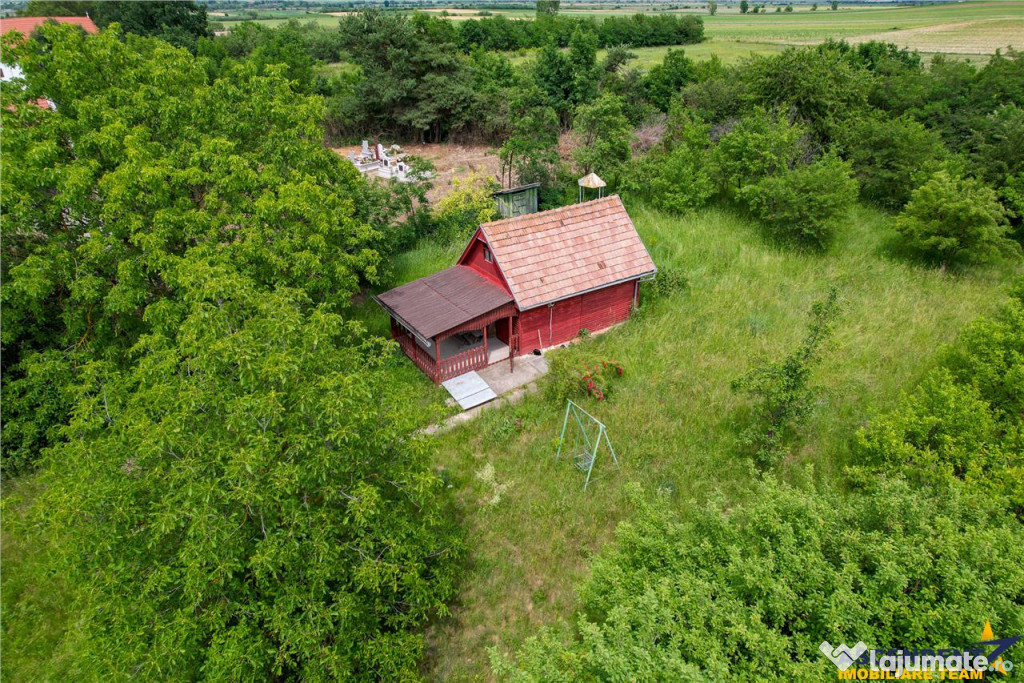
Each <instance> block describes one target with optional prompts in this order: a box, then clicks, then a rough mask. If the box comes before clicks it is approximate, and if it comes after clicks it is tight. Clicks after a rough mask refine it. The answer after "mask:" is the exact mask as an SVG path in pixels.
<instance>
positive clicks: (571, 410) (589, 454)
mask: <svg viewBox="0 0 1024 683" xmlns="http://www.w3.org/2000/svg"><path fill="white" fill-rule="evenodd" d="M570 415H572V417H573V419H574V420H575V421H576V426H577V427H578V428H579V429H578V431H577V432H576V433H577V434H578V435H582V441H583V444H582V445H583V450H582V452H577V453H574V454H573V455H574V456H575V457H576V459H577V462H576V467H578V468H579V469H580V470H584V471H586V473H587V478H586V480H585V481H584V482H583V490H584V491H586V490H587V485H588V484H590V475H591V473H592V472H593V471H594V462H595V461H596V460H597V452H598V450H599V449H600V448H601V440H602V439H603V440H604V443H605V444H607V446H608V452H609V453H611V454H612V461H614V462H615V469H619V459H618V458H617V457H615V449H614V448H612V442H611V439H609V438H608V428H607V427H605V426H604V423H603V422H601V421H600V420H598V419H597V418H596V417H594V416H593V415H591V414H590V413H588V412H587V411H586V410H584V409H583V408H581V407H580V406H578V405H576V404H575V403H573V402H572V401H568V402H567V404H566V406H565V419H563V420H562V434H561V435H560V436H559V437H558V451H557V452H556V453H555V460H558V459H559V458H561V457H562V446H563V445H564V444H565V430H566V429H568V427H569V416H570ZM581 416H586V418H587V419H589V420H590V421H591V422H592V423H593V424H596V425H597V436H596V438H595V439H594V440H593V441H591V440H590V432H588V431H587V426H586V425H584V421H583V418H582V417H581ZM591 430H593V427H591ZM579 441H580V439H579V437H577V439H576V443H579ZM580 456H582V457H580Z"/></svg>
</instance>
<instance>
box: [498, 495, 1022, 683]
mask: <svg viewBox="0 0 1024 683" xmlns="http://www.w3.org/2000/svg"><path fill="white" fill-rule="evenodd" d="M630 500H631V503H632V505H633V506H634V508H635V512H634V513H633V514H632V515H631V517H630V520H629V521H628V522H623V523H622V524H620V525H619V527H618V529H617V530H616V533H615V544H614V546H613V547H611V548H608V549H607V550H605V551H603V552H602V554H601V555H600V556H599V557H598V558H597V559H596V560H595V561H594V564H593V568H592V570H591V572H590V576H589V578H588V579H587V581H586V582H585V583H584V584H583V586H582V587H581V588H580V591H579V595H580V603H581V604H580V610H579V617H578V619H577V628H576V631H577V634H578V637H577V638H574V639H573V640H571V641H569V642H565V641H564V640H563V639H561V638H559V637H558V635H557V634H555V633H554V632H552V631H549V630H544V631H542V632H541V635H540V636H539V637H537V638H532V639H530V640H529V641H527V643H526V644H525V645H524V647H523V648H521V649H520V650H519V653H518V657H517V659H516V660H509V659H505V658H502V657H500V656H498V655H497V654H496V653H494V652H493V651H492V653H491V659H492V665H493V667H494V669H495V673H496V675H497V677H498V678H499V679H501V680H517V681H536V680H579V681H592V680H619V681H628V680H677V681H702V680H719V681H724V680H732V681H753V680H798V681H816V680H826V679H827V678H828V677H834V676H835V675H836V674H835V668H834V667H833V665H832V664H831V663H830V662H829V661H828V660H826V659H825V658H824V657H823V656H822V654H821V653H820V652H819V651H818V646H819V644H820V643H821V642H822V641H825V640H827V641H829V642H832V643H838V642H847V643H853V642H857V641H858V640H863V641H864V642H866V643H869V644H870V646H871V647H878V648H885V647H897V646H905V647H924V648H934V647H939V646H941V645H944V644H949V645H957V646H966V645H968V644H970V643H975V642H977V640H978V635H979V634H980V633H981V629H982V627H983V626H984V623H985V621H986V620H987V619H989V618H990V617H989V615H993V616H992V617H991V618H992V622H993V623H992V626H993V628H994V629H995V630H996V632H997V633H999V634H1002V633H1010V634H1016V633H1019V632H1021V630H1022V629H1024V611H1022V610H1021V609H1020V586H1021V585H1024V565H1022V564H1021V562H1020V561H1019V559H1018V558H1017V555H1018V554H1019V553H1018V550H1017V549H1019V547H1020V544H1021V543H1022V542H1024V527H1022V526H1021V525H1020V524H1018V523H1016V520H1008V519H1006V518H1005V516H1001V515H1000V514H999V512H998V511H993V510H991V508H989V507H987V506H986V505H985V504H984V500H981V501H979V500H977V499H976V497H975V496H971V495H966V494H960V493H954V494H952V495H948V496H943V497H938V496H936V497H928V496H922V495H921V494H920V493H919V491H917V490H915V488H914V487H913V486H911V485H910V484H908V483H907V482H906V481H904V480H901V479H899V478H898V477H897V478H892V479H888V478H883V477H879V478H876V479H874V480H872V482H871V486H870V488H869V489H868V490H867V491H866V492H865V493H863V494H862V495H858V496H855V497H852V496H851V497H848V498H844V497H842V496H841V494H840V493H839V492H838V491H836V490H833V489H828V488H825V489H823V490H821V491H813V490H804V489H797V488H793V487H790V486H786V485H784V484H779V483H776V482H775V481H774V480H769V481H767V482H763V483H759V484H755V485H754V490H753V491H751V492H750V501H751V502H749V503H747V504H744V505H740V506H736V507H732V508H730V509H729V510H722V509H721V507H720V506H718V505H715V504H714V503H711V504H704V505H702V506H699V507H697V508H696V509H691V510H688V511H687V513H686V514H685V515H683V514H680V513H679V512H678V511H677V510H676V509H674V508H673V506H671V505H670V503H669V501H668V500H667V498H666V497H665V496H658V497H656V498H654V499H653V500H652V499H650V498H649V497H647V496H644V495H643V492H642V491H640V490H639V489H638V488H633V489H632V490H631V491H630ZM922 614H936V615H939V614H941V615H942V618H934V619H922V618H921V615H922Z"/></svg>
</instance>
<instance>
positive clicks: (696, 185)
mask: <svg viewBox="0 0 1024 683" xmlns="http://www.w3.org/2000/svg"><path fill="white" fill-rule="evenodd" d="M676 114H677V110H675V109H673V116H670V118H669V122H668V126H667V131H666V139H665V142H666V145H665V148H662V149H659V150H656V151H652V152H650V153H648V154H646V155H645V156H643V157H641V158H639V159H636V160H635V161H634V162H633V163H632V164H630V166H629V167H628V168H627V170H626V171H625V172H624V173H623V174H622V175H623V179H622V182H621V183H620V187H621V188H622V190H623V191H624V192H627V193H630V194H635V195H637V196H640V197H643V198H644V199H646V200H647V201H648V202H650V203H651V205H652V206H654V207H656V208H658V209H661V210H662V211H666V212H668V213H684V212H686V211H689V210H691V209H695V208H699V207H701V206H704V205H705V204H707V202H708V200H710V199H711V197H712V196H713V195H714V193H715V181H714V178H713V177H712V175H711V172H710V170H709V166H710V159H711V155H710V150H709V146H710V144H711V143H710V139H709V130H710V128H709V126H707V125H705V124H702V123H695V122H693V121H691V120H689V119H688V118H686V117H684V116H676ZM680 118H682V120H680Z"/></svg>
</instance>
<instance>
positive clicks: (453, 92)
mask: <svg viewBox="0 0 1024 683" xmlns="http://www.w3.org/2000/svg"><path fill="white" fill-rule="evenodd" d="M445 28H448V29H450V28H451V27H450V26H449V22H447V21H444V20H441V19H434V18H431V17H429V16H427V15H415V16H414V17H413V18H412V19H411V20H410V19H409V18H408V17H407V16H405V15H400V14H396V13H394V12H391V13H388V12H381V11H379V10H369V11H365V12H358V13H356V14H355V15H352V16H349V17H346V18H345V19H344V20H343V21H342V23H341V30H342V32H343V34H344V36H345V42H346V45H347V50H348V55H349V57H350V59H351V60H352V61H353V62H355V63H356V64H358V65H359V66H360V68H361V70H362V74H361V76H362V77H361V78H360V80H359V82H358V84H357V85H356V87H355V89H354V92H353V93H352V94H351V96H350V97H351V99H352V103H351V106H350V109H351V110H352V111H355V112H357V115H358V116H359V117H360V118H361V119H362V120H361V121H359V123H360V124H361V126H360V130H361V131H363V132H364V133H365V132H366V131H380V132H387V133H390V134H392V135H409V134H414V135H418V136H419V137H421V138H423V139H428V138H429V139H432V140H434V141H438V140H440V139H442V138H444V137H447V136H448V135H449V134H450V133H451V132H452V131H457V130H459V129H460V128H462V127H463V126H466V125H468V123H469V122H470V121H472V120H473V117H474V116H475V115H476V112H475V111H474V107H475V104H476V102H477V97H476V94H475V92H474V90H473V82H474V77H473V73H472V70H471V68H470V64H469V60H468V59H466V57H465V56H464V55H462V54H461V53H460V52H459V50H458V48H457V47H456V46H455V44H454V42H452V41H453V40H454V39H455V37H454V34H451V33H449V32H447V31H446V30H444V29H445Z"/></svg>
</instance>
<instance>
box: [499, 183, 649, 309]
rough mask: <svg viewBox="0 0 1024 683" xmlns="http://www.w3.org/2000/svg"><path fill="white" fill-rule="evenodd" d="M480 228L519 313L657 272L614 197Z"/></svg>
mask: <svg viewBox="0 0 1024 683" xmlns="http://www.w3.org/2000/svg"><path fill="white" fill-rule="evenodd" d="M480 229H481V230H482V231H483V233H484V236H485V237H486V238H487V241H488V243H490V245H491V251H492V252H493V253H494V257H495V260H496V261H497V262H498V266H499V267H500V268H501V272H502V274H503V275H504V276H505V281H506V282H507V283H508V286H509V288H510V289H511V290H512V294H513V296H515V299H516V303H517V304H518V305H519V309H520V310H527V309H529V308H534V307H536V306H540V305H541V304H546V303H550V302H552V301H555V300H557V299H562V298H565V297H568V296H573V295H575V294H579V293H581V292H586V291H589V290H592V289H598V288H600V287H605V286H607V285H610V284H613V283H616V282H623V281H625V280H631V279H634V278H637V277H640V276H642V275H647V274H650V273H653V272H655V271H656V270H657V269H656V268H655V265H654V261H652V260H651V257H650V255H649V254H648V253H647V249H646V247H644V243H643V242H642V241H641V240H640V235H638V234H637V232H636V228H635V227H633V221H631V220H630V219H629V215H628V214H627V213H626V208H625V207H624V206H623V205H622V200H621V199H619V197H618V195H612V196H611V197H605V198H603V199H595V200H593V201H589V202H583V203H582V204H574V205H572V206H565V207H562V208H560V209H552V210H551V211H541V212H539V213H530V214H526V215H523V216H516V217H514V218H506V219H504V220H500V221H494V222H493V223H484V224H483V225H481V226H480Z"/></svg>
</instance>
